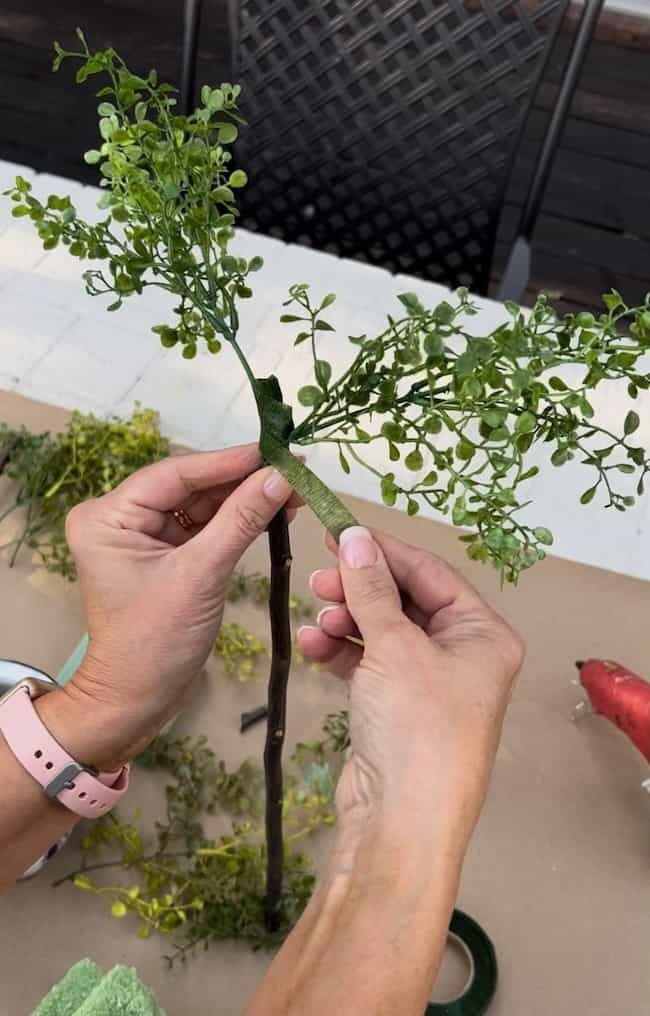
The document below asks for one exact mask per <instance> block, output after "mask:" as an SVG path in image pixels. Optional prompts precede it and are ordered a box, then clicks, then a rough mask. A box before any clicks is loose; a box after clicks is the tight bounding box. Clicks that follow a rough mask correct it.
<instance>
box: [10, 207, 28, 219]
mask: <svg viewBox="0 0 650 1016" xmlns="http://www.w3.org/2000/svg"><path fill="white" fill-rule="evenodd" d="M11 214H12V215H13V217H14V219H21V218H22V217H23V216H24V215H29V208H26V207H25V205H16V207H15V208H12V209H11Z"/></svg>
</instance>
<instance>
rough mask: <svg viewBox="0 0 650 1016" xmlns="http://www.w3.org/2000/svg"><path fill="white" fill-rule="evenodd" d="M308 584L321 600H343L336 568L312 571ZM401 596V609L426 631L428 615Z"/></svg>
mask: <svg viewBox="0 0 650 1016" xmlns="http://www.w3.org/2000/svg"><path fill="white" fill-rule="evenodd" d="M309 585H310V588H311V591H312V593H313V594H314V596H318V598H319V599H321V600H329V602H330V603H342V602H343V601H344V600H345V594H344V592H343V582H342V580H341V573H340V571H339V569H338V568H321V569H319V570H318V571H315V572H313V574H312V575H311V577H310V579H309ZM400 592H401V596H402V610H403V611H404V613H405V614H406V616H407V617H408V618H409V619H410V620H411V621H413V622H414V624H417V625H418V626H419V627H420V628H422V629H423V631H428V626H429V622H430V617H429V615H428V614H425V613H424V611H422V610H421V609H420V608H419V607H418V606H417V605H416V604H415V603H413V601H412V600H411V598H410V597H409V596H408V595H407V594H406V593H404V592H402V591H401V590H400Z"/></svg>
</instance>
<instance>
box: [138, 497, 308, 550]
mask: <svg viewBox="0 0 650 1016" xmlns="http://www.w3.org/2000/svg"><path fill="white" fill-rule="evenodd" d="M240 482H241V481H240V480H237V481H235V482H234V483H227V484H224V485H223V487H217V488H216V489H215V490H211V491H208V492H207V493H205V494H194V495H193V496H192V497H190V498H188V499H187V500H186V501H185V503H184V504H182V505H179V507H180V508H182V509H183V510H184V512H185V513H186V515H187V516H188V517H189V519H190V520H191V522H192V523H193V525H191V526H190V528H189V529H185V528H184V527H183V526H182V525H181V524H180V522H179V521H178V519H177V518H175V516H174V514H173V513H170V512H166V513H164V514H163V513H160V512H151V515H152V516H153V517H154V520H155V521H152V524H151V525H145V528H146V532H148V533H149V535H151V536H157V537H158V539H160V540H164V542H165V543H169V544H171V545H172V546H174V547H179V546H181V544H183V543H187V541H188V540H191V539H192V537H193V536H196V534H197V533H198V531H199V530H200V529H202V528H203V526H205V525H206V524H207V523H208V522H209V521H210V519H211V518H212V517H213V516H214V515H215V514H216V512H217V511H218V510H219V508H220V507H221V505H222V504H223V502H224V501H225V500H226V498H227V497H229V496H230V494H232V492H233V491H234V490H235V489H236V488H237V487H238V486H239V483H240ZM301 506H302V501H301V500H300V498H298V497H297V496H296V495H294V494H292V495H291V497H290V498H289V500H288V501H287V518H288V520H289V522H293V521H294V519H295V518H296V515H297V514H298V508H299V507H301Z"/></svg>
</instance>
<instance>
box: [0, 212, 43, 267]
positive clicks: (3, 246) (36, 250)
mask: <svg viewBox="0 0 650 1016" xmlns="http://www.w3.org/2000/svg"><path fill="white" fill-rule="evenodd" d="M23 221H24V220H21V219H12V221H11V224H10V225H8V226H7V228H6V229H4V230H3V231H2V233H0V269H2V268H11V269H14V270H24V269H26V268H34V267H35V266H36V265H37V264H38V262H39V261H40V260H41V258H42V257H43V254H44V253H45V252H44V251H43V244H42V243H41V240H40V238H39V236H38V234H37V233H36V231H35V230H34V229H32V228H29V229H27V228H21V227H20V226H19V225H18V223H20V222H23Z"/></svg>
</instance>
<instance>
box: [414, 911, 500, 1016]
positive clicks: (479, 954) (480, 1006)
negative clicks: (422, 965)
mask: <svg viewBox="0 0 650 1016" xmlns="http://www.w3.org/2000/svg"><path fill="white" fill-rule="evenodd" d="M449 934H450V935H453V936H455V937H456V938H457V939H459V940H460V942H461V943H462V944H463V945H464V946H465V948H466V949H467V951H468V953H469V955H470V956H471V959H472V974H471V977H470V980H469V983H468V985H467V987H466V988H465V990H464V992H463V994H462V995H460V996H459V997H458V998H455V999H454V1000H453V1001H452V1002H431V1003H430V1004H429V1005H428V1006H427V1008H426V1012H425V1016H482V1014H483V1013H485V1012H487V1010H488V1009H489V1007H490V1004H491V1002H492V999H493V998H494V993H495V992H496V988H497V981H498V967H497V957H496V953H495V951H494V946H493V945H492V942H491V941H490V939H489V938H488V936H487V934H486V933H485V931H483V928H482V927H481V925H480V924H478V923H477V922H476V921H475V920H474V919H473V918H472V917H470V916H469V914H464V913H463V911H462V910H454V913H453V915H452V918H451V922H450V925H449Z"/></svg>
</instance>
